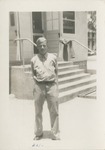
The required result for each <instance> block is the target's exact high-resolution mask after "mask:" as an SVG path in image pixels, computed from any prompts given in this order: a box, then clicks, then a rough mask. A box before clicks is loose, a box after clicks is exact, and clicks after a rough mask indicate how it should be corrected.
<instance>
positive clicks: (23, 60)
mask: <svg viewBox="0 0 105 150" xmlns="http://www.w3.org/2000/svg"><path fill="white" fill-rule="evenodd" d="M21 49H22V62H23V68H24V67H25V59H24V49H23V40H21Z"/></svg>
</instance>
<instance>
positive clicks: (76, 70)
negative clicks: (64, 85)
mask: <svg viewBox="0 0 105 150" xmlns="http://www.w3.org/2000/svg"><path fill="white" fill-rule="evenodd" d="M78 71H84V69H75V70H69V71H62V72H58V75H63V74H67V73H73V72H78Z"/></svg>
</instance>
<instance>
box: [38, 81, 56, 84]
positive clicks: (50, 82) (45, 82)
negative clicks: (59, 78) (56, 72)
mask: <svg viewBox="0 0 105 150" xmlns="http://www.w3.org/2000/svg"><path fill="white" fill-rule="evenodd" d="M37 83H38V84H53V83H55V81H40V82H38V81H37Z"/></svg>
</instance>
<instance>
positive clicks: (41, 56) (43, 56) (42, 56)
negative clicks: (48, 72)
mask: <svg viewBox="0 0 105 150" xmlns="http://www.w3.org/2000/svg"><path fill="white" fill-rule="evenodd" d="M38 55H39V57H40V58H42V59H43V58H44V59H47V57H48V53H46V54H45V55H41V54H38Z"/></svg>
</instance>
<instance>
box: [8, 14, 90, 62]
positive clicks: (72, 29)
mask: <svg viewBox="0 0 105 150" xmlns="http://www.w3.org/2000/svg"><path fill="white" fill-rule="evenodd" d="M41 36H44V37H46V39H47V42H48V52H51V53H56V54H57V55H58V60H60V61H69V60H72V61H73V62H74V63H75V62H78V63H79V62H86V60H87V56H88V50H87V49H86V48H84V47H83V46H82V45H84V46H85V47H88V24H87V12H74V11H64V12H10V26H9V60H10V62H13V63H16V62H21V61H22V60H23V59H24V60H25V62H26V63H29V62H30V59H31V58H32V57H33V55H34V54H36V53H38V50H37V48H36V47H35V46H34V45H33V44H31V43H30V42H29V41H27V40H24V41H23V42H20V41H17V42H14V40H15V39H17V38H27V39H29V40H31V41H33V42H36V40H37V38H38V37H41ZM62 39H65V40H66V41H69V40H70V41H71V42H70V44H71V46H70V47H69V48H67V51H65V50H64V45H63V44H62V43H61V42H60V40H62ZM70 49H71V50H72V51H73V52H74V55H75V56H73V58H72V57H71V55H70V53H71V50H70ZM65 55H66V60H65V58H64V56H65ZM23 57H24V58H23Z"/></svg>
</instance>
